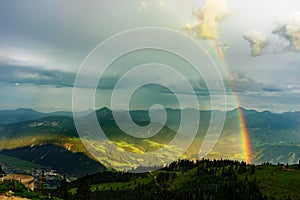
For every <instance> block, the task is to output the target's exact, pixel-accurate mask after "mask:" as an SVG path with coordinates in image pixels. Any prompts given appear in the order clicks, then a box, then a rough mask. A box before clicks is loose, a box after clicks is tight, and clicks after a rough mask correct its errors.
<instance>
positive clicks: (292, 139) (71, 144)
mask: <svg viewBox="0 0 300 200" xmlns="http://www.w3.org/2000/svg"><path fill="white" fill-rule="evenodd" d="M119 112H121V114H122V112H124V111H119ZM188 112H190V113H192V112H199V114H200V117H201V118H200V119H201V120H200V125H199V127H198V133H197V135H196V137H195V139H194V142H193V144H192V145H191V147H190V148H189V149H188V151H187V152H186V153H185V154H184V156H183V157H184V158H197V156H198V152H199V149H200V147H201V143H202V141H203V138H204V136H205V134H206V131H207V129H208V126H209V122H210V118H211V111H197V110H193V109H189V110H188ZM238 112H242V113H243V115H244V117H245V123H246V127H247V132H248V137H249V140H250V141H251V142H250V146H251V162H252V163H256V164H261V163H263V162H271V163H275V164H277V163H278V162H279V163H298V161H299V159H300V112H286V113H272V112H269V111H263V112H258V111H256V110H247V109H244V108H237V109H234V110H231V111H228V112H226V120H225V123H224V128H223V131H222V134H221V136H220V138H219V140H218V142H217V144H216V145H215V147H214V148H213V149H212V151H211V152H210V154H209V155H207V157H208V158H226V159H235V160H243V159H244V156H243V144H242V139H241V134H240V127H239V115H238ZM90 113H91V111H89V112H84V113H81V115H80V116H81V118H82V119H84V120H89V118H90V116H91V114H90ZM166 113H167V120H166V123H165V125H164V126H162V128H161V130H160V131H159V133H158V134H156V135H154V136H152V137H149V138H136V137H133V136H130V135H128V134H126V133H125V132H124V131H123V130H121V129H120V128H119V127H118V125H117V124H116V122H115V121H114V118H113V114H112V111H111V110H110V109H108V108H101V109H99V110H97V111H96V116H97V118H98V121H99V124H100V125H101V127H102V128H103V130H104V132H105V134H106V136H107V138H109V139H110V140H111V141H113V143H114V144H115V145H116V146H117V147H118V148H121V149H123V150H126V151H130V152H133V153H145V152H152V151H155V150H157V149H159V148H161V147H164V146H166V144H168V143H169V142H170V141H171V140H172V139H173V138H174V137H175V135H176V133H177V131H178V127H179V122H180V120H181V115H180V114H181V110H178V109H170V108H168V109H166ZM217 113H219V114H224V113H222V112H221V111H218V112H217ZM130 116H131V117H132V119H133V120H134V121H135V122H136V124H138V125H140V126H145V125H147V124H149V122H150V118H149V113H148V111H143V110H134V111H130ZM191 120H192V119H188V121H191ZM129 128H130V127H129ZM0 138H1V140H0V155H4V156H10V157H15V158H17V159H21V160H24V161H29V162H32V163H35V164H39V165H41V166H45V167H50V168H51V169H54V170H56V171H57V172H59V173H60V174H69V175H70V176H73V177H75V178H76V177H81V176H83V175H86V174H91V173H95V172H97V171H103V170H110V167H109V166H117V167H120V168H119V169H126V168H127V169H128V168H129V167H130V166H131V167H132V166H134V167H137V166H140V165H148V163H145V162H143V161H140V160H136V159H134V158H131V157H126V156H124V154H122V152H115V154H114V155H108V154H109V152H110V151H109V148H111V147H110V146H109V145H108V144H107V143H101V144H96V142H95V141H92V140H88V139H86V141H85V142H86V143H88V144H90V145H89V148H91V149H92V150H96V151H100V152H103V158H102V160H101V159H100V160H101V163H99V162H98V161H97V160H99V158H95V157H93V156H92V155H91V154H90V153H89V151H88V150H87V149H86V146H84V145H83V144H82V140H81V139H82V138H81V139H80V138H79V136H78V133H77V131H76V128H75V124H74V120H73V118H72V113H70V112H55V113H41V112H37V111H34V110H31V109H17V110H3V111H0ZM181 139H182V141H183V142H184V141H185V140H186V139H187V138H186V136H182V137H181ZM83 140H85V139H84V138H83ZM89 150H90V149H89ZM177 151H179V150H178V149H177V148H176V147H172V146H170V147H168V148H167V149H166V152H165V155H164V156H163V157H164V158H168V157H169V158H170V159H173V157H172V152H173V153H174V152H177ZM162 159H163V158H162ZM111 162H113V164H112V163H111ZM159 162H160V161H159ZM0 163H3V164H5V161H3V160H1V157H0ZM124 163H127V165H126V166H124ZM161 163H162V164H164V163H163V160H162V161H161ZM6 164H7V163H6ZM74 166H76V167H74ZM80 169H84V170H80Z"/></svg>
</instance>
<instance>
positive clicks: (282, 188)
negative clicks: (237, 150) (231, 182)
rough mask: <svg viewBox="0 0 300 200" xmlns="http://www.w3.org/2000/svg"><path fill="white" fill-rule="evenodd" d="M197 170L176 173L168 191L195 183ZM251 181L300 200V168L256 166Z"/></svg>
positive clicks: (150, 178) (127, 185)
mask: <svg viewBox="0 0 300 200" xmlns="http://www.w3.org/2000/svg"><path fill="white" fill-rule="evenodd" d="M159 173H164V171H162V170H160V171H155V172H152V173H149V174H148V175H147V176H146V177H144V178H142V177H138V178H137V179H133V180H130V181H128V182H109V183H101V184H96V185H92V186H91V190H92V191H95V190H101V191H105V190H109V189H112V190H128V189H134V188H135V187H137V185H138V184H148V183H151V182H152V183H153V182H154V181H155V177H157V176H158V174H159ZM196 173H197V169H196V168H193V169H191V170H189V171H187V172H176V175H177V177H176V179H174V180H173V181H172V182H170V183H168V184H167V185H168V190H176V189H179V188H183V187H184V184H185V183H186V182H190V181H193V178H194V175H195V174H196ZM245 176H246V175H245V174H242V175H239V179H241V180H242V179H245ZM247 176H248V178H249V179H257V180H258V183H259V188H260V189H261V192H262V194H263V195H264V196H267V197H268V198H271V199H272V198H273V199H285V198H287V196H289V197H291V199H300V193H299V188H300V168H299V167H297V166H290V167H289V168H284V167H282V166H275V165H272V166H269V165H264V166H256V167H255V173H254V175H249V174H248V175H247ZM69 192H70V193H72V194H74V193H76V188H72V189H70V190H69Z"/></svg>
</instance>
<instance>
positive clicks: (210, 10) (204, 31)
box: [183, 0, 229, 40]
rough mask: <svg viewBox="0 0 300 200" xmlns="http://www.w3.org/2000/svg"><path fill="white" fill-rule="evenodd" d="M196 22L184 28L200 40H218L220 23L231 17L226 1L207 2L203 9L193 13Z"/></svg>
mask: <svg viewBox="0 0 300 200" xmlns="http://www.w3.org/2000/svg"><path fill="white" fill-rule="evenodd" d="M192 14H193V16H194V17H195V19H196V21H194V22H192V23H186V24H184V25H183V28H184V29H185V30H186V31H188V32H189V33H190V34H191V35H192V36H195V37H197V38H200V39H212V40H215V39H218V38H219V23H220V22H221V21H222V20H224V19H225V18H226V17H227V16H228V15H229V10H228V8H227V5H226V3H225V1H224V0H206V1H205V2H204V5H203V6H202V7H201V8H197V9H194V10H193V12H192Z"/></svg>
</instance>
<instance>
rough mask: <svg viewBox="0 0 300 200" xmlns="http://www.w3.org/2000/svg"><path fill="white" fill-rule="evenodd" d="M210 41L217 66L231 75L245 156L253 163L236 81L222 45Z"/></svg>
mask: <svg viewBox="0 0 300 200" xmlns="http://www.w3.org/2000/svg"><path fill="white" fill-rule="evenodd" d="M209 41H210V42H209V43H210V46H211V47H212V50H213V51H210V52H209V53H210V54H211V53H213V55H211V56H212V57H213V58H217V59H214V61H215V62H216V61H218V62H217V66H220V67H221V70H222V73H223V74H224V75H225V77H229V84H230V85H229V86H230V88H231V90H232V92H233V102H234V104H235V105H236V107H237V119H238V124H239V129H240V130H239V131H240V135H241V141H242V149H243V158H244V160H245V162H246V163H249V164H250V163H251V145H250V140H249V137H248V135H249V134H248V132H247V124H246V120H245V117H244V114H243V111H242V109H240V108H241V103H240V100H239V97H238V95H237V94H236V92H235V91H236V90H235V86H234V83H233V82H232V81H230V80H231V79H230V76H231V75H230V72H229V70H228V67H227V65H226V61H225V59H224V55H223V52H222V50H221V49H220V47H219V46H218V44H217V42H216V41H214V40H209Z"/></svg>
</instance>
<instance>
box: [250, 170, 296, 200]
mask: <svg viewBox="0 0 300 200" xmlns="http://www.w3.org/2000/svg"><path fill="white" fill-rule="evenodd" d="M252 178H256V179H257V180H258V182H259V186H260V188H261V191H262V193H263V194H264V195H266V196H268V197H276V198H277V199H284V198H286V196H287V195H288V196H290V197H291V198H292V199H300V193H299V188H300V168H298V167H296V166H291V167H289V168H288V169H287V168H284V167H283V166H275V165H272V166H268V165H266V166H257V167H256V170H255V174H254V175H253V176H252Z"/></svg>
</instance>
